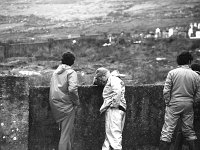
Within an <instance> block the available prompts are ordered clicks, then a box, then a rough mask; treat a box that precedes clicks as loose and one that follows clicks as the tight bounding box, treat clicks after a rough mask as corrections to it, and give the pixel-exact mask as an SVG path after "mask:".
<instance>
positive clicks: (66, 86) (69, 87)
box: [49, 52, 79, 150]
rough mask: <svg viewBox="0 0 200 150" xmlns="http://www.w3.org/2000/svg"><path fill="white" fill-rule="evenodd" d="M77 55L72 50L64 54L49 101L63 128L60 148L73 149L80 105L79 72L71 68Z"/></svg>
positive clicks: (55, 75) (51, 85)
mask: <svg viewBox="0 0 200 150" xmlns="http://www.w3.org/2000/svg"><path fill="white" fill-rule="evenodd" d="M74 60H75V56H74V55H73V54H72V53H71V52H66V53H64V54H63V55H62V64H60V65H59V66H58V68H57V69H56V70H55V71H54V73H53V75H52V78H51V84H50V95H49V102H50V106H51V110H52V113H53V115H54V118H55V120H56V122H57V123H59V126H60V129H61V136H60V141H59V146H58V150H71V148H72V144H73V143H72V139H73V133H72V131H73V126H74V119H75V111H76V108H77V106H78V105H79V97H78V90H77V73H76V72H75V71H74V70H73V69H72V68H71V65H73V64H74Z"/></svg>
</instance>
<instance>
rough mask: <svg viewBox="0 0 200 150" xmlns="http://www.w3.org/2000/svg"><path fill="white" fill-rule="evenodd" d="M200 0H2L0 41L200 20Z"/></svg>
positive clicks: (142, 28)
mask: <svg viewBox="0 0 200 150" xmlns="http://www.w3.org/2000/svg"><path fill="white" fill-rule="evenodd" d="M199 6H200V1H199V0H168V1H166V0H142V1H141V0H134V1H133V0H95V1H94V0H79V1H78V0H73V1H72V0H37V1H35V0H9V1H7V0H2V2H1V4H0V32H1V34H0V41H2V40H10V39H12V40H16V39H17V40H30V39H32V40H39V41H40V40H43V39H47V38H66V37H68V35H69V34H72V35H73V34H75V35H77V34H95V33H102V32H109V33H113V32H121V31H125V32H135V31H147V30H155V28H156V27H160V28H166V27H170V26H188V25H189V23H190V22H198V21H200V17H199V16H200V7H199Z"/></svg>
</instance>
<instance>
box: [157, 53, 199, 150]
mask: <svg viewBox="0 0 200 150" xmlns="http://www.w3.org/2000/svg"><path fill="white" fill-rule="evenodd" d="M176 61H177V64H178V67H177V68H176V69H173V70H171V71H169V73H168V75H167V78H166V80H165V84H164V89H163V98H164V101H165V104H166V108H165V116H164V125H163V127H162V131H161V136H160V145H159V150H169V148H170V143H171V138H172V135H173V133H174V129H175V127H176V125H177V121H178V119H179V118H180V119H181V130H182V133H183V136H184V138H185V139H186V140H187V141H188V144H189V148H190V150H197V147H196V145H195V143H196V140H197V136H196V133H195V131H194V128H193V121H194V111H193V103H194V102H196V101H199V100H200V78H199V75H198V74H197V73H196V72H194V71H193V70H192V69H191V68H190V65H191V62H192V61H193V57H192V55H191V53H190V52H188V51H184V52H182V53H181V54H179V55H178V56H177V58H176Z"/></svg>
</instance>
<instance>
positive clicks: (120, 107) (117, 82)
mask: <svg viewBox="0 0 200 150" xmlns="http://www.w3.org/2000/svg"><path fill="white" fill-rule="evenodd" d="M120 76H122V75H121V74H119V73H118V72H117V71H115V72H113V73H110V72H109V70H107V69H106V68H103V67H101V68H98V69H97V70H96V72H95V77H94V84H96V85H103V86H105V87H104V89H103V94H102V96H103V100H104V102H103V104H102V106H101V108H100V112H101V113H103V112H105V131H106V136H105V141H104V143H103V146H102V150H111V149H113V150H122V131H123V128H124V122H125V114H126V113H125V111H126V100H125V97H124V93H125V85H124V82H123V81H122V80H121V79H120Z"/></svg>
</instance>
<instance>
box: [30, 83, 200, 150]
mask: <svg viewBox="0 0 200 150" xmlns="http://www.w3.org/2000/svg"><path fill="white" fill-rule="evenodd" d="M162 90H163V86H162V85H144V86H137V87H133V86H126V93H125V96H126V100H127V114H126V121H125V127H124V132H123V150H156V149H158V144H159V137H160V131H161V128H162V125H163V116H164V102H163V98H162ZM48 92H49V88H48V87H35V88H32V89H31V90H30V100H31V101H30V122H29V124H30V126H29V129H30V130H29V131H30V132H29V149H30V150H41V149H57V144H58V141H59V134H60V132H59V130H58V125H57V124H56V123H55V122H54V120H53V118H52V114H51V110H50V107H49V104H48ZM101 93H102V88H101V87H95V86H81V87H79V96H80V101H81V108H80V109H79V110H78V111H77V117H76V121H75V138H74V150H100V149H101V146H102V143H103V141H104V132H105V129H104V123H105V122H104V115H103V114H102V115H100V113H99V108H100V106H101V104H102V102H103V100H102V97H101ZM199 108H200V107H199V105H198V106H196V107H195V130H196V131H197V135H198V138H200V125H199V124H200V117H199V115H200V112H199V110H200V109H199ZM173 142H174V138H173ZM184 147H185V148H187V147H186V146H184ZM172 148H173V143H172ZM185 150H187V149H185Z"/></svg>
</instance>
